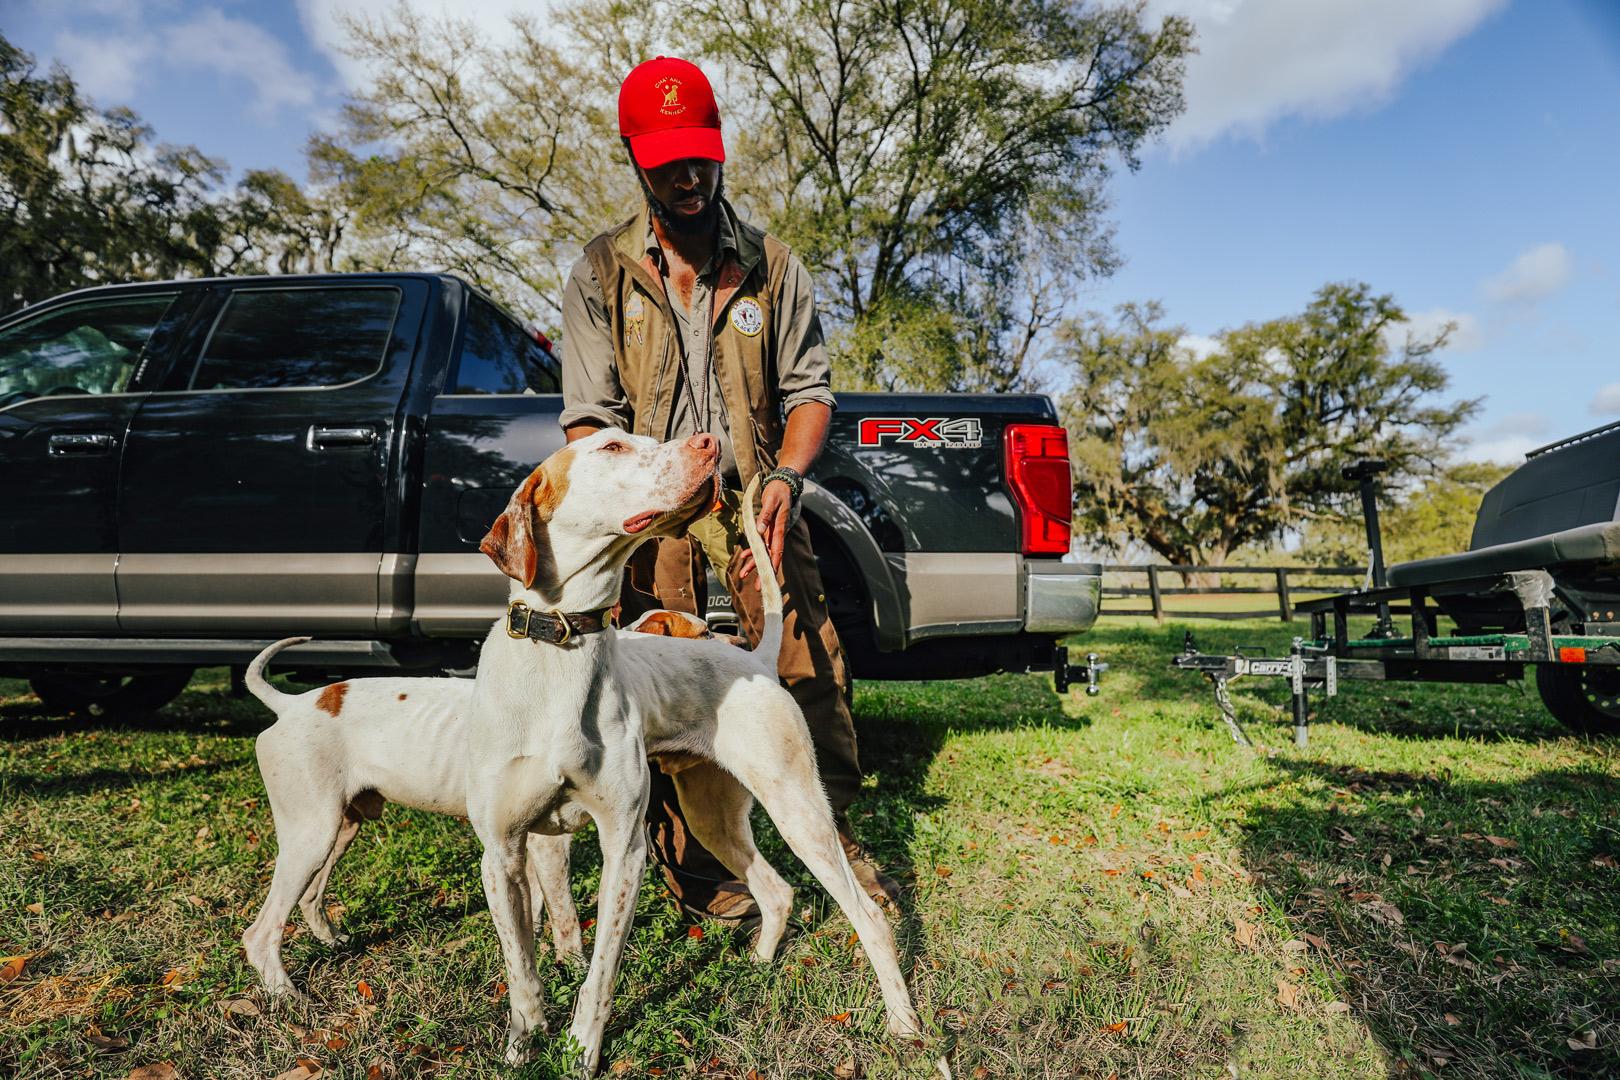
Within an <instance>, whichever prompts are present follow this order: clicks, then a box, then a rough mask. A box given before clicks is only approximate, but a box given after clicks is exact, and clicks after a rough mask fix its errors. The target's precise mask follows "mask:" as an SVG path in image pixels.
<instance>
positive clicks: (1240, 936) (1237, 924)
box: [1232, 919, 1260, 949]
mask: <svg viewBox="0 0 1620 1080" xmlns="http://www.w3.org/2000/svg"><path fill="white" fill-rule="evenodd" d="M1232 925H1233V928H1234V929H1233V933H1232V937H1233V939H1234V940H1235V941H1236V942H1237V943H1238V946H1239V947H1240V948H1244V949H1253V948H1256V947H1258V946H1259V944H1260V928H1259V927H1258V926H1256V925H1255V924H1254V923H1252V922H1249V921H1248V920H1246V919H1233V920H1232Z"/></svg>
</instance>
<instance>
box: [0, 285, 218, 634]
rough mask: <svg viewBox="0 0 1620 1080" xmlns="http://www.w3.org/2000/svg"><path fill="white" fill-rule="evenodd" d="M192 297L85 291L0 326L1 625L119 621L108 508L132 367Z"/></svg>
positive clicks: (92, 625)
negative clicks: (87, 293)
mask: <svg viewBox="0 0 1620 1080" xmlns="http://www.w3.org/2000/svg"><path fill="white" fill-rule="evenodd" d="M194 299H195V298H194V295H185V296H184V297H182V293H181V291H177V290H175V289H172V288H171V289H168V290H163V291H147V290H141V291H131V292H121V293H118V294H114V295H103V296H99V297H88V298H85V299H82V300H69V301H67V302H65V303H62V304H57V305H53V306H52V307H50V308H49V309H47V310H44V311H40V312H37V313H35V314H33V315H29V316H25V317H23V318H21V319H18V320H15V321H13V322H12V323H11V324H10V325H8V326H6V327H5V328H4V329H0V507H4V510H3V511H0V630H4V631H8V632H33V633H44V634H61V633H75V632H77V633H85V632H97V631H108V630H114V629H116V628H117V595H118V594H117V592H116V590H115V588H114V584H113V571H114V567H115V565H116V563H117V561H118V543H117V523H116V520H115V515H114V506H115V495H116V491H117V484H118V463H119V458H120V455H121V454H122V453H123V450H124V444H125V438H126V436H127V433H128V427H129V420H130V417H131V416H132V415H133V414H134V412H135V407H136V405H137V403H138V402H139V401H140V400H141V397H142V395H141V393H140V387H141V385H142V382H141V379H140V378H137V375H138V374H139V373H141V369H142V368H143V367H146V366H149V363H148V362H149V361H150V360H151V359H152V358H153V357H159V356H161V354H162V352H163V350H164V349H165V347H166V345H167V343H168V342H169V341H171V340H172V338H173V336H174V335H173V332H172V331H173V329H174V327H175V325H176V324H177V322H178V321H179V320H180V319H181V318H182V317H183V315H184V313H185V311H186V310H188V309H189V308H190V306H191V305H192V303H193V302H194Z"/></svg>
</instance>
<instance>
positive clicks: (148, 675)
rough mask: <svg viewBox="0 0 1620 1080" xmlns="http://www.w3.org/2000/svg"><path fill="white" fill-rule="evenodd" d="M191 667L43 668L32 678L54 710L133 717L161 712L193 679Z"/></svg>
mask: <svg viewBox="0 0 1620 1080" xmlns="http://www.w3.org/2000/svg"><path fill="white" fill-rule="evenodd" d="M191 675H192V669H191V668H174V669H170V670H165V671H152V672H143V673H142V674H139V675H111V674H105V673H101V672H94V671H83V672H79V671H75V672H62V671H53V672H42V673H40V674H37V675H34V676H33V677H32V678H30V679H29V680H28V685H29V686H31V687H32V688H33V690H34V693H35V694H37V695H39V700H40V701H42V702H43V703H44V704H45V707H46V708H47V709H50V710H51V711H53V712H62V713H72V714H74V715H77V716H94V717H98V718H99V717H105V718H107V719H111V720H133V719H138V718H140V717H143V716H147V715H150V714H151V713H155V712H157V711H158V710H159V709H161V708H163V706H165V705H167V704H168V703H169V702H171V701H173V700H174V699H175V698H177V697H179V696H180V692H181V691H182V690H184V689H185V688H186V686H187V685H188V684H189V683H190V682H191Z"/></svg>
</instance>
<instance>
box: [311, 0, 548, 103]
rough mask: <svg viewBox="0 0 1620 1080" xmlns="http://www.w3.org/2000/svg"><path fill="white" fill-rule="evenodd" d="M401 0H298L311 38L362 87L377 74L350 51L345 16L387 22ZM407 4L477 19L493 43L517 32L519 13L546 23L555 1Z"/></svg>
mask: <svg viewBox="0 0 1620 1080" xmlns="http://www.w3.org/2000/svg"><path fill="white" fill-rule="evenodd" d="M399 4H400V0H298V18H299V21H300V22H302V23H303V25H304V32H305V33H306V34H308V35H309V40H310V41H312V42H314V43H315V46H316V47H317V48H319V49H320V50H321V51H322V52H324V53H325V54H326V55H327V57H328V58H329V59H330V60H331V61H332V65H333V66H334V67H336V68H337V70H338V74H339V75H341V76H342V78H343V81H344V82H345V83H346V84H347V85H348V87H349V89H351V90H358V89H361V88H363V87H365V86H368V85H370V83H371V75H370V73H369V72H368V71H367V70H366V65H365V64H364V63H362V62H361V61H359V60H356V59H355V58H354V57H352V56H347V55H345V54H344V52H343V50H344V49H345V48H347V47H348V44H349V32H348V30H347V28H346V27H345V26H344V25H343V20H344V18H345V17H346V16H347V17H349V18H361V17H365V18H371V19H375V20H377V21H379V22H383V23H386V22H387V21H388V18H389V16H390V15H391V14H392V13H393V12H394V11H395V10H396V9H397V8H398V7H399ZM405 6H406V7H408V8H410V9H411V10H412V11H414V12H415V13H416V14H417V15H419V16H421V17H423V18H426V19H434V20H442V19H445V18H447V17H448V18H453V19H455V20H456V21H458V22H465V23H471V24H472V26H473V27H474V29H475V30H477V32H478V34H479V36H480V37H481V38H482V39H483V40H484V41H487V42H490V43H492V44H493V43H499V42H500V41H502V40H503V39H506V38H509V37H510V36H511V34H512V16H514V15H530V16H534V17H535V18H536V20H537V21H538V22H539V23H540V25H541V26H542V27H544V25H545V23H546V16H547V14H548V7H549V5H548V4H545V3H537V2H536V0H479V2H478V3H476V4H466V3H462V2H460V0H409V2H408V3H406V4H405Z"/></svg>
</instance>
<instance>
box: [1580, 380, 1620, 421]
mask: <svg viewBox="0 0 1620 1080" xmlns="http://www.w3.org/2000/svg"><path fill="white" fill-rule="evenodd" d="M1587 409H1588V411H1590V412H1591V414H1592V415H1593V416H1620V383H1615V382H1612V383H1609V384H1608V385H1607V386H1604V387H1603V388H1601V389H1600V390H1598V392H1597V394H1595V395H1594V396H1593V398H1592V402H1591V404H1590V405H1588V406H1587Z"/></svg>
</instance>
